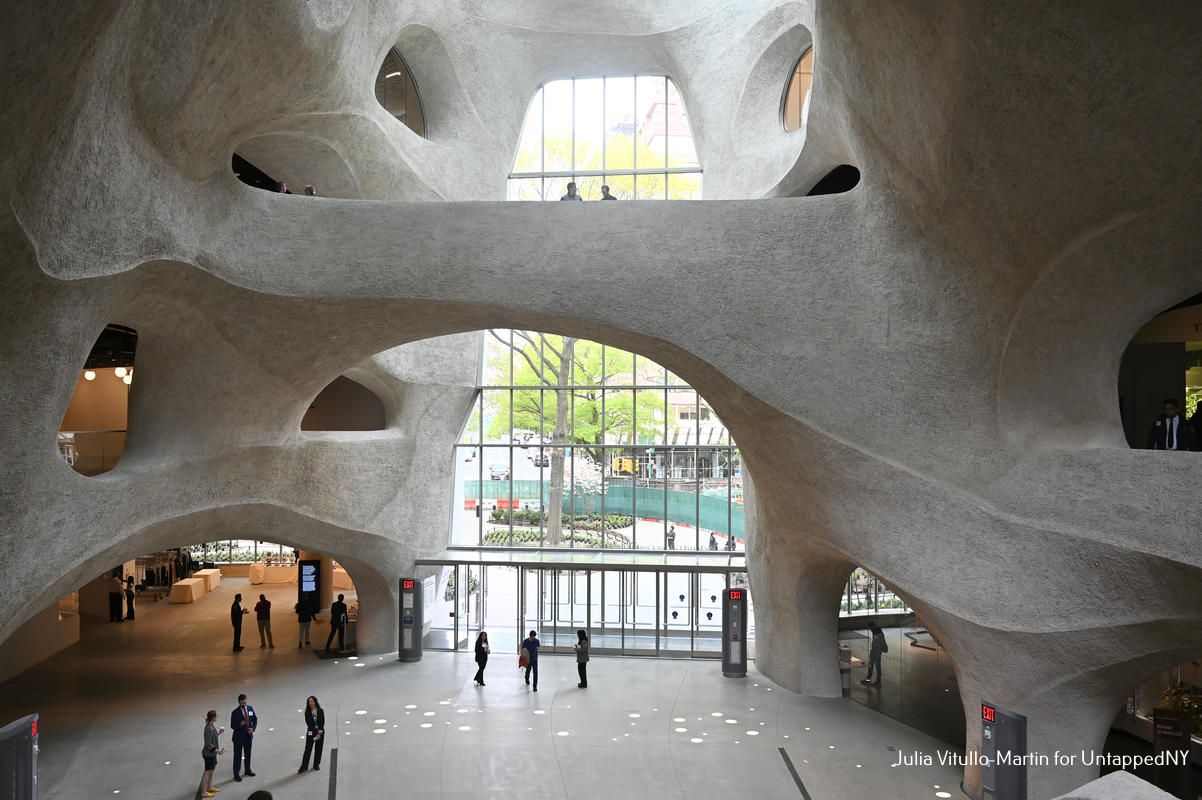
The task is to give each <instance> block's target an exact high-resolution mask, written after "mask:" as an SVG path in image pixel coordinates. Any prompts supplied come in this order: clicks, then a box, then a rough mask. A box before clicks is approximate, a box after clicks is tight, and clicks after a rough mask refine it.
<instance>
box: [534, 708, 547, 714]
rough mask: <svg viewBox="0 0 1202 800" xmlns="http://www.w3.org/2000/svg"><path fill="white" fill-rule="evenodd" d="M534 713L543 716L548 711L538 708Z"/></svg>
mask: <svg viewBox="0 0 1202 800" xmlns="http://www.w3.org/2000/svg"><path fill="white" fill-rule="evenodd" d="M534 713H535V714H539V715H542V714H546V713H547V710H546V709H545V708H536V709H534Z"/></svg>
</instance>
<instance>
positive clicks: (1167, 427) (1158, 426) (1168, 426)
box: [1147, 397, 1196, 450]
mask: <svg viewBox="0 0 1202 800" xmlns="http://www.w3.org/2000/svg"><path fill="white" fill-rule="evenodd" d="M1195 416H1196V415H1195ZM1192 427H1193V426H1187V425H1186V424H1185V415H1183V414H1182V413H1181V408H1180V407H1179V406H1178V405H1177V401H1176V400H1175V399H1174V398H1172V397H1166V398H1165V401H1164V406H1163V407H1162V408H1161V414H1160V416H1159V417H1157V418H1156V422H1154V423H1152V430H1150V431H1148V447H1147V449H1148V450H1190V449H1192V448H1191V446H1190V444H1191V440H1192V438H1193V436H1192V433H1193V431H1192Z"/></svg>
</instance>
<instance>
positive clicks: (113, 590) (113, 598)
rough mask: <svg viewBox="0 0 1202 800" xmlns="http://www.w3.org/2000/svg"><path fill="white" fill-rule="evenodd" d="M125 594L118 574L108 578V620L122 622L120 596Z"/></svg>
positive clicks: (123, 618)
mask: <svg viewBox="0 0 1202 800" xmlns="http://www.w3.org/2000/svg"><path fill="white" fill-rule="evenodd" d="M124 595H125V584H124V583H122V582H121V578H120V576H118V575H113V576H112V577H110V578H109V622H124V621H125V617H123V616H122V615H121V598H122V597H123V596H124Z"/></svg>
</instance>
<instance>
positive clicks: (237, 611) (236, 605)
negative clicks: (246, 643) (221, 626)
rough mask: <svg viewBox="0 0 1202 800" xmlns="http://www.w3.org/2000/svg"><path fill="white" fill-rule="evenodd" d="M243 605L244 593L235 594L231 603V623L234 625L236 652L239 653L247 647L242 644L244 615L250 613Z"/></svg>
mask: <svg viewBox="0 0 1202 800" xmlns="http://www.w3.org/2000/svg"><path fill="white" fill-rule="evenodd" d="M249 613H250V612H249V611H247V610H246V609H245V608H243V607H242V594H241V593H239V594H236V595H234V602H233V603H231V604H230V625H232V626H234V652H235V653H237V652H239V651H241V650H244V649H245V648H244V647H243V646H242V617H243V615H244V614H249Z"/></svg>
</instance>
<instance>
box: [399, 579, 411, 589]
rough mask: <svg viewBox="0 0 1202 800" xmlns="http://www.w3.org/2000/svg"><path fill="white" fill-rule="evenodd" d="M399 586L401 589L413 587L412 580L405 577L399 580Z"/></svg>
mask: <svg viewBox="0 0 1202 800" xmlns="http://www.w3.org/2000/svg"><path fill="white" fill-rule="evenodd" d="M401 588H402V589H412V588H413V580H412V579H411V578H405V579H404V580H403V581H401Z"/></svg>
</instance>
